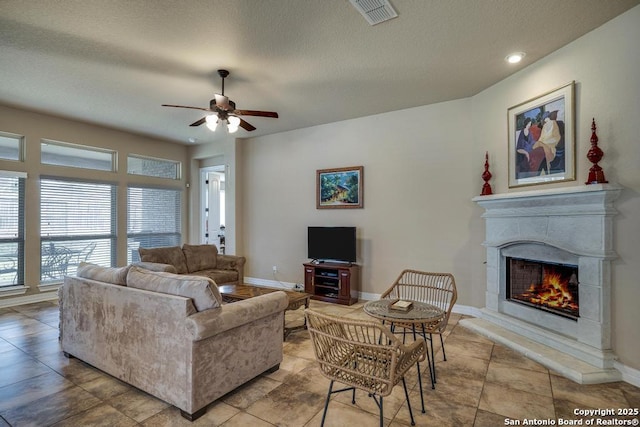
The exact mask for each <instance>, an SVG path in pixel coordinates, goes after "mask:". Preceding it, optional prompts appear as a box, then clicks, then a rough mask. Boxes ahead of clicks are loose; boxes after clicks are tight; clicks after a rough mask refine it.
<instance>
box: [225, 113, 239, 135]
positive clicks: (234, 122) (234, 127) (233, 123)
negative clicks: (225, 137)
mask: <svg viewBox="0 0 640 427" xmlns="http://www.w3.org/2000/svg"><path fill="white" fill-rule="evenodd" d="M227 122H228V123H229V124H228V125H227V129H228V131H229V133H236V132H237V131H238V126H240V118H239V117H236V116H229V117H227Z"/></svg>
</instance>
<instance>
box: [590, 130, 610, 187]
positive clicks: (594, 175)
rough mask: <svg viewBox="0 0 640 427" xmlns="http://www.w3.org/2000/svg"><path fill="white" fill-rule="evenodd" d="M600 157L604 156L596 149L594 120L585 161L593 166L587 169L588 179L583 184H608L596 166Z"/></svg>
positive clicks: (596, 137)
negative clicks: (587, 160)
mask: <svg viewBox="0 0 640 427" xmlns="http://www.w3.org/2000/svg"><path fill="white" fill-rule="evenodd" d="M602 156H604V153H603V152H602V150H601V149H600V147H598V135H596V119H595V118H594V119H593V120H592V121H591V148H590V149H589V152H588V153H587V159H589V161H590V162H591V163H593V166H591V169H589V178H588V179H587V182H585V184H587V185H589V184H606V183H607V182H609V181H607V180H606V179H605V177H604V171H603V170H602V168H601V167H600V166H598V162H599V161H600V160H602Z"/></svg>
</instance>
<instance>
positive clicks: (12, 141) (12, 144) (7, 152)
mask: <svg viewBox="0 0 640 427" xmlns="http://www.w3.org/2000/svg"><path fill="white" fill-rule="evenodd" d="M23 141H24V137H22V136H20V135H14V134H12V133H4V132H0V159H5V160H22V152H23V151H22V148H23V147H22V146H23Z"/></svg>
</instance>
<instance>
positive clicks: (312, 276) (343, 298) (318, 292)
mask: <svg viewBox="0 0 640 427" xmlns="http://www.w3.org/2000/svg"><path fill="white" fill-rule="evenodd" d="M303 265H304V291H305V292H306V293H309V294H311V295H313V296H312V297H311V298H313V299H315V300H319V301H326V302H333V303H338V304H344V305H351V304H354V303H355V302H357V301H358V290H359V289H360V267H359V266H358V265H356V264H337V263H328V262H325V263H320V264H315V263H305V264H303Z"/></svg>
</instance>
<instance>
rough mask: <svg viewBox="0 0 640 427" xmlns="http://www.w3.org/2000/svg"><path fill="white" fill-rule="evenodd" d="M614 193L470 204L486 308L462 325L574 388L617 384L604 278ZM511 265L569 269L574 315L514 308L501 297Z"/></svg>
mask: <svg viewBox="0 0 640 427" xmlns="http://www.w3.org/2000/svg"><path fill="white" fill-rule="evenodd" d="M620 192H621V188H620V187H618V186H615V185H611V184H597V185H588V186H579V187H567V188H556V189H549V190H532V191H526V192H517V193H507V194H498V195H490V196H480V197H475V198H474V199H473V201H474V202H476V203H478V205H479V206H481V207H483V208H484V209H485V213H484V214H483V218H484V219H485V221H486V237H485V242H484V246H485V247H486V257H487V258H486V259H487V260H486V271H487V288H486V293H485V295H486V301H485V308H483V309H481V310H480V315H479V316H478V317H477V318H473V319H465V320H462V321H461V324H462V325H463V326H465V327H468V328H470V329H473V330H475V331H476V332H479V333H481V334H483V335H486V336H488V337H489V338H492V339H493V340H495V341H498V342H501V343H503V344H504V345H506V346H508V347H511V348H513V349H515V350H518V351H520V352H521V353H523V354H525V355H527V356H529V357H530V358H532V359H534V360H536V361H537V362H539V363H541V364H543V365H545V366H547V367H548V368H550V369H553V370H554V371H556V372H559V373H560V374H563V375H565V376H566V377H568V378H571V379H572V380H574V381H576V382H579V383H599V382H607V381H617V380H619V379H620V373H619V372H618V371H617V370H615V369H614V368H613V363H614V360H615V355H614V354H613V352H612V350H611V321H610V317H611V316H610V313H611V280H610V276H611V274H610V270H611V261H612V260H613V259H615V258H616V254H615V252H614V251H613V241H612V240H613V217H614V216H615V214H616V213H617V211H616V209H615V207H614V201H615V200H616V199H617V197H618V196H619V194H620ZM513 259H518V260H531V261H533V262H539V263H542V264H546V263H548V264H550V265H560V266H565V267H566V268H567V269H570V268H572V266H573V267H575V270H576V273H575V274H576V277H575V278H572V277H570V273H567V271H568V270H566V269H564V270H563V271H564V274H565V275H566V274H569V278H568V279H567V281H573V282H574V283H573V284H572V285H571V286H572V287H573V288H574V291H576V292H577V295H576V299H577V301H576V304H578V303H579V311H576V312H575V313H571V315H567V316H559V315H558V313H553V312H550V311H549V310H545V309H542V310H541V309H539V308H536V307H533V306H530V305H525V304H522V303H521V302H522V301H513V298H511V297H512V295H508V292H507V282H508V276H507V273H508V271H510V268H511V265H510V263H511V260H513ZM531 268H533V267H531ZM578 272H579V273H578ZM540 287H541V286H539V288H540ZM535 288H536V286H533V287H532V289H535ZM538 290H540V289H538ZM566 298H569V297H566Z"/></svg>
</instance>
